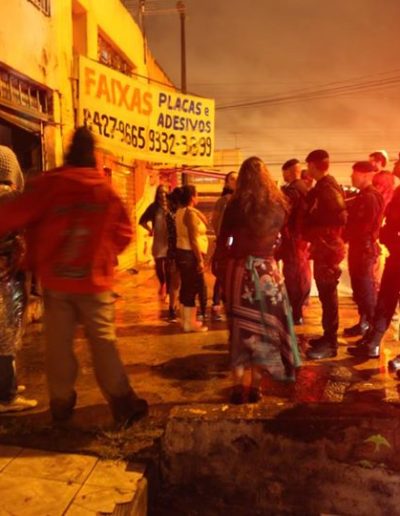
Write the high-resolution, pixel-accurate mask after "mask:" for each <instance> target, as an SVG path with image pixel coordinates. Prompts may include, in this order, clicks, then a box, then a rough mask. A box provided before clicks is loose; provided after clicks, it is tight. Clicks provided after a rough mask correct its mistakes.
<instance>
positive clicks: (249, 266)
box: [166, 149, 400, 403]
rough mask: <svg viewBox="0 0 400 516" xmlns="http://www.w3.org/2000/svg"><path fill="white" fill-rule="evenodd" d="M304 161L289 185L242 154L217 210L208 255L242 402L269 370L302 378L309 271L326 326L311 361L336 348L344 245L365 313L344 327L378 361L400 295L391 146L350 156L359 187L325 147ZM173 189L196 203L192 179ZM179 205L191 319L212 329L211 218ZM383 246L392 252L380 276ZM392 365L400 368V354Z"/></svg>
mask: <svg viewBox="0 0 400 516" xmlns="http://www.w3.org/2000/svg"><path fill="white" fill-rule="evenodd" d="M305 163H306V166H307V167H306V168H303V167H302V166H301V163H300V161H299V160H297V159H290V160H288V161H287V162H285V163H284V164H283V166H282V176H283V182H284V185H283V186H282V188H281V189H279V188H278V187H277V186H276V183H275V181H273V180H272V178H271V176H270V174H269V172H268V169H267V167H266V165H265V164H264V163H263V162H262V161H261V160H260V159H258V158H256V157H253V158H249V159H247V160H245V161H244V162H243V164H242V166H241V167H240V170H239V172H238V174H236V173H235V172H231V173H229V174H228V175H227V176H226V180H225V186H224V189H223V192H222V195H221V197H220V198H219V199H218V201H217V203H216V205H215V208H214V211H213V214H212V217H211V226H212V229H213V230H214V233H215V235H216V240H217V245H216V250H215V253H214V255H213V257H212V260H211V270H212V272H213V274H214V275H215V277H216V280H215V285H214V293H213V304H212V314H213V316H219V317H220V316H221V312H220V310H221V300H223V303H224V308H225V313H226V316H227V320H228V327H229V335H230V337H229V345H230V356H231V366H232V371H233V376H234V388H233V390H232V396H231V401H232V402H234V403H242V402H243V401H244V400H245V399H246V397H247V400H248V401H250V402H252V401H256V400H258V399H260V397H261V392H260V382H261V377H262V373H263V371H269V372H270V374H272V376H274V377H281V378H285V379H294V370H295V368H296V367H297V366H298V365H299V363H300V358H299V352H298V349H297V343H296V336H295V332H294V328H293V327H294V326H296V325H302V324H303V322H304V319H303V308H304V306H305V305H306V304H307V303H308V300H309V296H310V291H311V283H312V275H313V277H314V280H315V284H316V288H317V291H318V297H319V300H320V302H321V307H322V320H321V327H322V330H323V332H322V335H321V336H320V337H318V338H312V339H309V341H308V343H309V347H308V349H307V351H306V357H307V358H309V359H313V360H319V359H324V358H333V357H335V356H336V355H337V348H338V331H339V297H338V283H339V279H340V276H341V268H340V264H341V262H342V261H343V260H344V258H345V256H346V246H347V259H348V270H349V275H350V279H351V287H352V291H353V299H354V302H355V304H356V306H357V310H358V315H359V320H358V321H357V323H356V324H354V325H353V326H351V327H349V328H345V329H344V331H343V335H344V336H345V337H357V336H359V337H360V338H359V340H357V341H356V342H355V343H353V345H352V346H349V353H351V354H355V355H358V356H365V358H377V357H379V355H380V345H381V341H382V337H383V335H384V333H385V331H386V329H387V328H388V326H389V324H390V321H391V319H392V317H393V315H394V312H395V310H396V306H397V303H398V300H399V292H400V274H399V273H398V263H399V260H398V259H399V254H400V233H399V231H400V187H399V188H398V189H395V180H396V177H398V178H400V160H399V161H398V162H396V163H395V166H394V169H393V171H388V170H386V166H387V164H388V158H387V155H386V153H385V152H384V151H376V152H373V153H371V154H370V156H369V157H368V159H366V160H365V161H358V162H356V163H354V164H353V167H352V175H351V182H352V187H351V188H343V187H342V186H340V185H339V184H338V182H337V181H336V179H335V178H334V177H333V175H331V174H330V173H329V172H330V159H329V154H328V152H327V151H325V150H323V149H317V150H314V151H312V152H310V153H309V155H308V156H307V157H306V159H305ZM177 190H178V191H177ZM189 192H191V193H189ZM174 195H175V197H176V196H177V197H178V198H179V197H180V196H182V195H183V196H190V195H192V198H193V199H195V189H194V186H193V185H188V186H184V187H183V188H182V189H180V190H179V189H176V190H175V193H174ZM196 202H197V201H194V202H193V204H192V206H194V205H195V204H196ZM180 203H181V204H180V205H181V206H182V207H180V208H179V209H178V211H177V212H176V213H177V214H176V220H175V225H174V224H172V227H173V231H174V232H175V233H174V235H175V239H174V236H172V238H170V240H169V242H170V245H171V246H172V247H173V248H175V251H174V254H176V265H177V269H178V271H179V272H180V277H181V287H180V296H179V300H180V303H181V306H182V307H183V311H182V327H183V330H184V331H206V328H205V326H204V325H202V324H201V322H200V321H196V316H195V313H196V312H195V303H196V293H197V294H199V293H200V294H199V297H200V300H201V299H202V298H204V296H202V295H201V292H202V291H204V288H205V287H204V274H203V272H204V257H205V254H206V252H207V242H206V236H205V233H206V223H207V221H206V220H205V219H204V217H202V215H201V213H200V212H199V211H198V210H197V209H196V210H195V212H193V215H191V217H190V219H189V213H190V211H187V210H188V208H187V207H188V206H189V205H188V204H187V202H186V201H185V202H184V203H182V201H180ZM178 204H179V201H178ZM166 209H167V211H168V208H166ZM176 235H177V237H176ZM200 240H201V241H202V242H201V243H200ZM176 242H178V244H176ZM380 244H383V245H384V246H385V247H386V248H387V250H388V252H389V257H388V258H387V260H386V264H385V268H384V271H383V274H382V271H381V270H380V264H381V260H380V255H381V246H380ZM176 248H177V250H176ZM183 250H184V251H183ZM279 262H280V263H281V264H282V265H281V266H280V265H277V264H279ZM311 262H313V268H312V267H311ZM189 292H190V295H189ZM378 293H379V294H378ZM176 299H178V297H176ZM201 304H202V301H201V302H200V305H201ZM203 304H204V303H203ZM189 306H190V307H191V312H190V319H189V315H187V314H189V311H187V312H186V310H187V308H188V307H189ZM201 313H202V314H204V308H202V309H201ZM189 320H190V321H191V322H190V323H189V322H188V321H189ZM389 367H390V368H391V369H392V370H394V371H397V370H400V356H399V357H397V358H395V359H394V360H392V361H391V362H390V364H389ZM246 368H249V369H250V370H251V378H252V380H251V387H250V390H249V391H248V392H247V391H246V390H245V389H244V386H243V377H244V371H245V369H246Z"/></svg>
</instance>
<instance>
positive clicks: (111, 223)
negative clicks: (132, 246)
mask: <svg viewBox="0 0 400 516" xmlns="http://www.w3.org/2000/svg"><path fill="white" fill-rule="evenodd" d="M94 148H95V145H94V139H93V136H92V134H91V133H90V132H89V131H88V130H87V129H86V128H84V127H80V128H78V129H77V130H76V131H75V133H74V135H73V139H72V143H71V146H70V148H69V151H68V153H67V156H66V163H65V166H64V167H62V168H60V169H56V170H54V171H51V172H46V173H45V174H43V176H41V177H38V178H37V179H36V180H34V181H32V183H31V185H30V188H29V189H28V188H27V189H26V190H25V192H23V193H22V194H21V195H20V196H19V197H18V198H16V199H13V200H12V201H10V202H8V203H7V204H3V205H1V206H0V235H5V234H7V233H8V232H10V231H15V230H17V229H20V228H23V227H28V230H29V233H28V239H27V241H28V252H29V256H30V258H31V260H32V265H33V267H34V271H36V272H37V273H38V276H39V278H40V279H41V282H42V285H43V290H44V306H45V335H46V372H47V383H48V390H49V400H50V411H51V414H52V417H53V420H54V421H59V422H61V421H66V420H68V419H69V418H70V417H71V416H72V414H73V409H74V406H75V403H76V397H77V396H76V392H75V389H74V386H75V381H76V378H77V373H78V366H77V360H76V357H75V354H74V352H73V340H74V332H75V328H76V326H77V324H78V323H82V324H83V326H84V329H85V333H86V335H87V338H88V340H89V345H90V351H91V354H92V360H93V366H94V370H95V375H96V379H97V382H98V384H99V386H100V388H101V391H102V393H103V395H104V397H105V398H106V400H107V401H108V403H109V406H110V409H111V411H112V414H113V417H114V420H115V421H116V422H117V423H118V424H125V425H128V424H131V423H132V422H133V421H134V420H135V419H137V418H139V417H142V416H143V415H145V414H146V413H147V409H148V407H147V402H146V401H145V400H143V399H140V398H138V396H137V395H136V394H135V393H134V391H133V389H132V388H131V386H130V384H129V380H128V377H127V375H126V372H125V369H124V367H123V364H122V362H121V359H120V356H119V354H118V351H117V349H116V347H115V344H116V335H115V323H114V300H113V297H112V275H113V267H114V264H115V262H116V257H117V255H118V254H119V253H121V252H122V251H123V250H124V249H125V247H126V246H127V245H128V244H129V242H130V239H131V236H132V228H131V223H130V219H129V216H128V214H127V212H126V210H125V208H124V206H123V204H122V201H121V199H120V198H119V197H118V196H117V194H116V193H115V192H114V190H113V189H112V188H111V187H110V186H109V184H108V181H107V179H106V178H105V177H104V176H103V175H102V174H101V173H100V172H99V171H98V170H97V169H96V160H95V154H94ZM29 246H30V248H29Z"/></svg>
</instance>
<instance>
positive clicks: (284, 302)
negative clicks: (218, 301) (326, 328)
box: [217, 157, 300, 404]
mask: <svg viewBox="0 0 400 516" xmlns="http://www.w3.org/2000/svg"><path fill="white" fill-rule="evenodd" d="M287 213H288V205H287V201H286V199H285V197H284V196H283V194H282V193H281V191H280V190H279V188H278V187H277V186H276V184H275V183H274V181H273V180H272V178H271V176H270V174H269V172H268V169H267V167H266V165H265V164H264V163H263V162H262V160H261V159H260V158H257V157H251V158H248V159H246V160H245V161H244V162H243V163H242V165H241V167H240V170H239V175H238V180H237V185H236V191H235V193H234V194H233V196H232V199H231V201H230V202H229V204H228V205H227V207H226V209H225V213H224V217H223V220H222V224H221V231H220V234H219V238H218V242H217V247H218V248H220V250H221V249H223V250H226V251H227V262H226V267H225V270H226V273H225V276H224V278H221V280H222V281H223V293H224V298H225V303H226V312H227V317H228V324H229V332H230V337H229V344H230V358H231V367H232V371H233V376H234V386H233V389H232V393H231V398H230V401H231V403H235V404H240V403H244V402H245V401H248V402H249V403H256V402H257V401H259V400H260V399H261V380H262V375H263V373H264V372H269V373H270V374H271V375H272V376H273V377H274V378H276V379H282V380H287V379H291V380H293V379H294V370H295V368H296V367H297V366H298V365H299V363H300V359H299V354H298V350H297V342H296V336H295V334H294V330H293V321H292V317H291V309H290V305H289V302H288V298H287V294H286V290H285V284H284V280H283V278H282V275H281V273H280V272H279V269H278V267H277V264H276V262H275V259H274V251H275V247H276V242H277V239H278V237H279V232H280V230H281V228H282V226H283V224H284V222H285V219H286V216H287ZM219 254H220V256H221V255H223V251H222V252H220V253H219ZM246 368H250V370H251V386H250V389H249V391H248V395H247V396H246V394H247V393H246V390H245V387H244V383H243V379H244V373H245V369H246Z"/></svg>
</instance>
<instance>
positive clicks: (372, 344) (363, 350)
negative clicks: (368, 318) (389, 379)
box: [347, 331, 384, 358]
mask: <svg viewBox="0 0 400 516" xmlns="http://www.w3.org/2000/svg"><path fill="white" fill-rule="evenodd" d="M383 335H384V334H383V333H381V332H378V331H371V332H369V333H368V334H367V335H366V336H365V337H363V338H362V339H360V340H359V341H357V343H358V346H353V347H348V348H347V351H348V352H349V353H350V354H351V355H353V356H355V357H360V358H379V356H380V350H381V341H382V338H383Z"/></svg>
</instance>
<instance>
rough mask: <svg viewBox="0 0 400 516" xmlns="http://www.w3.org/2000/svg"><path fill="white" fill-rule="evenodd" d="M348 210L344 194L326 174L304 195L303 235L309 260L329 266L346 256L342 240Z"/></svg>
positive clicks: (333, 179)
mask: <svg viewBox="0 0 400 516" xmlns="http://www.w3.org/2000/svg"><path fill="white" fill-rule="evenodd" d="M346 221H347V211H346V206H345V202H344V195H343V192H342V190H341V188H340V186H339V185H338V183H337V182H336V180H335V178H334V177H332V176H330V175H326V176H323V177H322V178H321V179H320V180H319V181H317V183H316V185H315V186H314V188H312V189H311V190H310V191H309V193H308V195H307V208H306V214H305V217H304V235H305V237H306V239H307V240H309V241H310V242H311V258H312V259H314V260H320V261H324V262H326V263H330V264H338V263H340V262H341V261H342V260H343V258H344V256H345V247H344V242H343V239H342V232H343V227H344V225H345V224H346Z"/></svg>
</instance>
